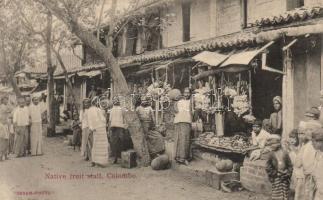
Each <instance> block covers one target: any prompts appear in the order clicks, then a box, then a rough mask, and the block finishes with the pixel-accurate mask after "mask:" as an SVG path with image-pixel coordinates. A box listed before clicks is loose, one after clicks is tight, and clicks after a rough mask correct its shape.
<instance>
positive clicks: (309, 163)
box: [301, 141, 316, 175]
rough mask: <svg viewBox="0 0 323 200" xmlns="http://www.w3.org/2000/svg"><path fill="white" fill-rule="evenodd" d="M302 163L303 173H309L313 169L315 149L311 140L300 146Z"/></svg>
mask: <svg viewBox="0 0 323 200" xmlns="http://www.w3.org/2000/svg"><path fill="white" fill-rule="evenodd" d="M301 152H302V164H303V170H304V174H305V175H307V174H311V173H312V172H313V171H314V168H315V165H314V164H315V154H316V150H315V149H314V147H313V144H312V142H311V141H310V142H308V143H306V144H305V145H304V146H303V147H302V148H301Z"/></svg>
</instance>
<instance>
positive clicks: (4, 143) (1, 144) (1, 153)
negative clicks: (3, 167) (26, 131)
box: [0, 120, 9, 161]
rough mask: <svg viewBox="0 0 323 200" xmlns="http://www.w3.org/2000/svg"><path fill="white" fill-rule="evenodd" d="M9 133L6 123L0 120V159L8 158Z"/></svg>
mask: <svg viewBox="0 0 323 200" xmlns="http://www.w3.org/2000/svg"><path fill="white" fill-rule="evenodd" d="M8 146H9V133H8V128H7V126H6V123H4V122H3V120H0V161H2V160H3V158H4V159H5V160H7V159H8Z"/></svg>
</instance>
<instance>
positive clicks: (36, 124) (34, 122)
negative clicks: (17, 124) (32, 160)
mask: <svg viewBox="0 0 323 200" xmlns="http://www.w3.org/2000/svg"><path fill="white" fill-rule="evenodd" d="M29 109H30V111H31V112H29V115H30V121H31V126H30V148H31V155H32V156H36V155H41V154H42V116H41V115H42V110H41V107H40V105H39V97H37V96H34V97H33V98H32V104H31V105H30V106H29Z"/></svg>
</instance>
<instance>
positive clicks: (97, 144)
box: [87, 97, 109, 167]
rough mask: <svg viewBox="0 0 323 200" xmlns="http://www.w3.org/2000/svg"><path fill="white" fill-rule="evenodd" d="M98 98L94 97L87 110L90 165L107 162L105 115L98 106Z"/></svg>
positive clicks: (100, 164) (104, 164) (102, 164)
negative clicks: (91, 138)
mask: <svg viewBox="0 0 323 200" xmlns="http://www.w3.org/2000/svg"><path fill="white" fill-rule="evenodd" d="M98 105H99V98H98V97H94V98H93V100H92V106H91V107H90V108H89V110H88V116H87V117H88V126H89V129H90V131H91V132H92V133H93V146H92V166H95V165H98V166H101V167H103V166H106V165H107V164H108V155H109V154H108V145H109V143H108V137H107V131H106V117H105V114H104V110H101V109H100V108H98Z"/></svg>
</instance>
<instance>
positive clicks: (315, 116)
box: [305, 107, 322, 126]
mask: <svg viewBox="0 0 323 200" xmlns="http://www.w3.org/2000/svg"><path fill="white" fill-rule="evenodd" d="M305 117H306V118H307V122H309V123H314V124H317V125H320V126H322V124H321V122H320V121H319V118H320V110H319V109H318V108H317V107H311V108H310V109H308V110H307V111H306V112H305Z"/></svg>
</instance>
